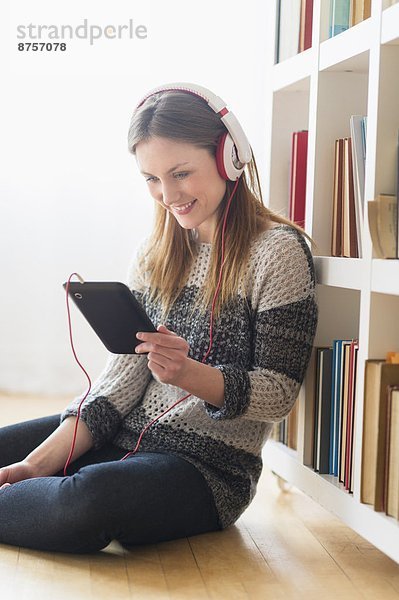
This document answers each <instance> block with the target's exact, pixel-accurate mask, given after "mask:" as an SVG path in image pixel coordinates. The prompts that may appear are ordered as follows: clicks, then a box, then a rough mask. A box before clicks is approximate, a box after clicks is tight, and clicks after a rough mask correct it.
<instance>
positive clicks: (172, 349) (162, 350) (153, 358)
mask: <svg viewBox="0 0 399 600" xmlns="http://www.w3.org/2000/svg"><path fill="white" fill-rule="evenodd" d="M157 331H158V333H150V332H146V331H144V332H139V333H138V334H137V338H138V339H140V341H141V342H143V343H141V344H139V345H138V346H136V352H137V353H140V352H148V354H147V360H148V368H149V369H150V371H151V372H152V374H153V375H154V377H155V376H156V379H158V380H159V381H160V382H161V383H169V384H171V385H177V386H178V385H179V380H181V378H182V377H183V376H184V374H185V372H186V369H188V363H189V360H190V359H189V358H188V353H189V350H190V346H189V344H188V342H186V340H185V339H184V338H182V337H179V336H178V335H177V334H176V333H174V332H173V331H170V329H168V328H167V327H165V325H159V326H158V327H157Z"/></svg>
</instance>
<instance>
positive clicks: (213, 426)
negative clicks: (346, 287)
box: [61, 225, 318, 528]
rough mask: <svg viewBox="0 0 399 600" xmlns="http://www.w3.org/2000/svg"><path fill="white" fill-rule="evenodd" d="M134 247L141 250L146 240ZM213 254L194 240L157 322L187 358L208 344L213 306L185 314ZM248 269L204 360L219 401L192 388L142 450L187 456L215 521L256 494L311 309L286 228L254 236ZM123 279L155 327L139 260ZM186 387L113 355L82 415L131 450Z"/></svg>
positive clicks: (99, 440) (310, 268)
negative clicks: (177, 339)
mask: <svg viewBox="0 0 399 600" xmlns="http://www.w3.org/2000/svg"><path fill="white" fill-rule="evenodd" d="M139 252H145V245H142V246H141V248H140V250H139ZM138 254H139V253H138ZM138 254H137V256H138ZM210 254H211V245H210V244H205V243H200V244H198V254H197V256H196V259H195V261H194V262H193V264H192V268H191V271H190V274H189V277H188V280H187V282H186V285H185V287H184V288H183V290H182V292H181V294H180V295H179V298H178V299H177V300H176V302H175V304H174V305H173V308H172V310H171V312H170V313H169V317H168V319H167V321H166V322H165V323H164V324H165V325H166V326H167V327H168V328H169V329H171V330H172V331H174V332H175V333H177V334H178V335H179V336H182V337H183V338H185V339H186V340H187V342H188V343H189V345H190V352H189V356H190V358H193V359H195V360H198V361H201V360H202V358H203V356H204V355H205V352H206V351H207V349H208V345H209V313H210V311H209V312H208V313H207V314H206V315H201V313H200V312H199V311H196V312H194V314H193V316H191V314H190V313H191V308H192V304H193V301H194V300H195V298H196V295H197V294H198V293H199V289H200V286H201V285H202V284H203V283H204V281H205V279H206V276H207V270H208V266H209V260H210ZM247 277H248V281H249V286H248V289H247V292H246V295H247V297H242V296H240V295H239V294H238V295H237V298H236V299H235V301H234V302H233V303H231V304H230V305H229V306H228V308H226V309H225V310H224V312H223V313H222V314H221V315H220V317H219V318H217V319H215V320H214V327H213V345H212V350H211V353H210V355H209V357H208V359H207V364H209V365H211V366H213V367H215V368H217V369H220V371H221V372H222V373H223V377H224V383H225V397H224V404H223V406H222V407H221V408H220V409H219V408H216V407H214V406H211V405H210V404H208V403H207V402H205V401H204V400H202V399H200V398H198V397H195V396H190V397H189V398H188V399H187V400H186V401H185V402H183V403H181V404H179V405H178V406H176V407H175V408H174V409H173V410H172V411H170V412H169V413H168V414H167V415H165V416H164V417H162V419H160V420H159V421H157V422H156V423H155V424H154V425H152V426H151V427H150V429H149V430H148V431H147V432H146V433H145V434H144V436H143V439H142V442H141V445H140V448H139V452H140V451H161V452H170V453H173V454H177V455H179V456H180V457H182V458H184V459H185V460H188V461H190V462H191V463H193V464H194V465H195V466H196V467H197V468H198V469H199V470H200V472H201V473H202V474H203V476H204V477H205V479H206V481H207V483H208V485H209V487H210V489H211V491H212V493H213V496H214V499H215V504H216V508H217V511H218V515H219V521H220V526H221V527H222V528H224V527H227V526H228V525H230V524H232V523H234V521H236V520H237V518H238V517H239V516H240V515H241V514H242V512H243V511H244V509H245V508H246V507H247V506H248V505H249V503H250V502H251V500H252V498H253V496H254V494H255V491H256V485H257V481H258V479H259V476H260V473H261V469H262V460H261V450H262V446H263V445H264V443H265V441H266V440H267V438H268V437H269V435H270V433H271V429H272V426H273V423H274V422H277V421H280V420H281V419H283V418H284V417H285V416H286V415H288V413H289V412H290V410H291V408H292V407H293V405H294V402H295V399H296V398H297V396H298V393H299V389H300V386H301V383H302V381H303V378H304V375H305V371H306V368H307V365H308V362H309V358H310V354H311V349H312V344H313V339H314V335H315V331H316V325H317V316H318V308H317V299H316V289H315V274H314V265H313V260H312V255H311V253H310V250H309V247H308V245H307V243H306V242H305V240H304V238H303V236H302V235H300V234H299V233H298V232H297V231H296V230H295V229H293V228H292V227H290V226H288V225H278V226H277V227H276V226H275V227H274V228H272V229H270V230H268V231H266V232H263V233H262V234H260V235H259V236H258V238H257V239H256V240H254V241H253V243H252V245H251V251H250V256H249V259H248V262H247ZM126 283H127V285H128V286H129V287H130V289H131V290H132V291H133V292H134V294H135V296H136V297H137V298H138V299H139V301H140V302H141V303H142V305H143V306H144V308H145V310H146V311H147V313H148V315H149V317H150V318H151V320H152V322H153V323H154V325H155V326H157V325H159V324H160V320H159V318H160V307H159V306H158V305H156V304H155V303H150V302H149V301H148V298H147V294H146V289H147V288H146V274H145V273H140V272H139V270H138V268H137V259H136V260H133V261H132V263H131V266H130V267H129V270H128V274H127V277H126ZM186 394H187V392H186V391H185V390H182V389H180V388H178V387H175V386H173V385H170V384H165V383H161V382H160V381H158V380H156V379H155V378H154V377H153V376H152V374H151V371H150V370H149V368H148V361H147V357H146V356H143V355H141V356H140V355H135V354H132V355H130V354H111V353H110V355H109V357H108V360H107V363H106V365H105V367H104V370H103V371H102V373H100V375H99V377H98V378H97V380H96V381H95V382H94V383H93V385H92V389H91V392H90V394H89V395H88V397H87V398H86V400H85V402H84V404H83V406H82V412H81V418H82V419H83V421H84V422H85V423H86V425H87V426H88V428H89V430H90V432H91V434H92V436H93V438H94V442H95V447H100V446H101V445H102V444H103V443H105V442H107V441H112V442H113V443H114V444H116V445H117V446H119V447H120V448H123V449H125V450H132V449H133V448H134V446H135V444H136V442H137V439H138V436H139V434H140V432H141V431H142V429H143V428H144V427H145V425H146V424H147V423H149V421H151V420H152V419H154V418H155V417H156V416H158V415H159V414H160V413H161V412H163V411H164V410H165V409H166V408H167V407H168V406H170V405H171V404H173V403H174V402H175V401H176V400H178V399H179V398H181V397H182V396H183V395H186ZM82 398H83V395H81V396H79V397H77V398H75V399H74V401H73V402H71V404H70V405H69V406H68V407H67V408H66V409H65V411H64V412H63V414H62V416H61V419H62V420H63V419H65V418H66V417H67V416H69V415H76V413H77V406H78V403H79V402H80V400H81V399H82Z"/></svg>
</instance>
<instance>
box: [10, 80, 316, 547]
mask: <svg viewBox="0 0 399 600" xmlns="http://www.w3.org/2000/svg"><path fill="white" fill-rule="evenodd" d="M128 139H129V150H130V152H132V153H133V154H134V155H135V158H136V162H137V166H138V168H139V170H140V171H141V173H142V174H143V176H144V177H145V179H146V182H147V185H148V190H149V193H150V195H151V196H152V198H153V199H154V200H155V222H154V228H153V231H152V234H151V236H149V238H148V239H146V240H144V241H143V243H142V244H141V246H140V249H139V251H138V253H137V256H136V257H135V259H134V260H133V261H132V263H131V266H130V268H129V270H128V274H127V278H126V283H127V284H128V285H129V287H130V289H131V290H132V291H133V293H134V294H135V296H136V298H138V299H139V301H140V302H141V303H142V305H143V307H144V308H145V310H146V311H147V313H148V315H149V317H150V318H151V320H152V321H153V323H155V324H156V326H157V333H143V334H142V336H141V338H140V340H141V343H140V345H139V346H138V348H137V354H127V355H121V354H120V355H115V354H113V355H111V354H110V355H109V358H108V361H107V364H106V365H105V368H104V370H103V372H102V373H101V374H100V376H99V377H98V379H97V380H96V381H95V382H94V384H93V386H92V389H91V392H90V394H89V395H88V397H87V398H86V399H85V400H84V402H83V405H82V407H81V412H80V417H79V425H78V429H77V439H76V444H75V448H74V454H73V462H72V463H71V466H70V467H69V475H68V476H67V477H65V476H63V466H64V464H65V461H66V459H67V456H68V453H69V450H70V445H71V438H72V432H73V429H74V426H75V422H76V419H77V414H78V405H79V403H80V402H81V400H82V399H83V397H84V396H83V395H82V396H80V397H79V398H76V399H75V400H74V401H73V402H72V403H71V404H70V405H69V406H68V407H67V408H66V409H65V411H64V412H63V414H62V415H61V417H60V415H55V416H53V417H48V418H42V419H36V420H34V421H29V422H26V423H21V424H17V425H12V426H9V427H4V428H2V429H0V466H2V468H1V469H0V486H1V489H0V543H7V544H14V545H21V546H26V547H32V548H38V549H43V550H51V551H62V552H93V551H96V550H100V549H101V548H103V547H105V546H106V545H107V544H108V543H109V542H110V541H111V540H113V539H116V540H118V541H119V542H120V543H121V544H123V545H124V546H127V547H129V546H132V545H135V544H142V543H152V542H159V541H162V540H170V539H173V538H178V537H182V536H192V535H195V534H199V533H202V532H207V531H215V530H219V529H223V528H225V527H227V526H229V525H231V524H232V523H234V522H235V521H236V520H237V519H238V517H239V516H240V515H241V514H242V512H243V511H244V510H245V508H246V507H247V506H248V505H249V503H250V502H251V500H252V498H253V497H254V494H255V491H256V484H257V481H258V479H259V476H260V473H261V469H262V461H261V450H262V446H263V445H264V443H265V441H266V440H267V438H268V437H269V435H270V432H271V429H272V426H273V423H275V422H277V421H280V420H281V419H283V418H284V417H285V416H286V415H288V413H289V412H290V410H291V409H292V407H293V405H294V402H295V400H296V398H297V395H298V392H299V388H300V385H301V382H302V380H303V378H304V375H305V371H306V368H307V365H308V361H309V358H310V353H311V349H312V344H313V339H314V335H315V330H316V325H317V314H318V312H317V302H316V295H315V274H314V267H313V261H312V255H311V252H310V250H309V247H308V245H307V243H306V241H305V236H306V234H305V233H304V232H303V230H301V229H300V228H299V227H298V226H296V225H295V224H294V223H291V222H290V221H289V220H287V219H285V218H283V217H281V216H278V215H276V214H274V213H273V212H271V211H270V210H269V209H268V208H266V207H265V206H264V205H263V202H262V197H261V192H260V186H259V180H258V176H257V170H256V165H255V160H254V158H253V157H252V156H251V148H250V146H249V144H248V141H247V139H246V137H245V134H244V133H243V131H242V129H241V127H240V125H239V123H238V121H237V120H236V119H235V117H234V115H232V113H230V112H229V111H228V109H227V108H226V107H225V106H224V103H223V101H222V100H221V99H220V98H218V97H216V96H214V95H213V94H212V92H210V91H209V90H206V89H205V88H200V87H199V86H195V85H191V84H171V85H170V86H162V87H161V88H158V90H153V91H152V92H150V93H149V94H147V96H146V97H145V98H144V99H143V100H142V101H141V102H140V104H139V105H138V107H137V108H136V110H135V111H134V114H133V117H132V120H131V124H130V129H129V136H128ZM184 397H186V398H185V400H182V401H181V402H178V403H176V402H177V401H179V400H181V399H182V398H184ZM173 404H174V405H175V406H174V407H173V408H171V409H170V410H169V411H168V412H166V413H165V414H164V415H163V416H162V417H160V418H158V420H156V421H155V422H154V423H153V424H152V425H151V426H150V427H149V428H148V429H147V430H146V431H145V433H144V435H143V437H142V439H141V443H140V445H139V448H138V451H137V452H136V453H134V454H129V455H128V456H127V457H126V458H125V459H124V460H121V459H122V458H123V457H124V456H125V455H126V452H127V451H132V450H133V449H134V448H135V447H136V443H137V441H138V439H139V437H140V433H141V432H142V431H143V429H144V428H145V427H146V425H148V424H149V423H150V422H151V421H152V420H154V419H155V418H157V417H159V415H161V414H162V413H164V411H166V409H168V408H169V407H171V406H172V405H173Z"/></svg>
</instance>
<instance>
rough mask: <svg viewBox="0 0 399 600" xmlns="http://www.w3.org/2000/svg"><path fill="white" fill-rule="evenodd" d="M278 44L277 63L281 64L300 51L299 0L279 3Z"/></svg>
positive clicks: (280, 0) (284, 0) (282, 0)
mask: <svg viewBox="0 0 399 600" xmlns="http://www.w3.org/2000/svg"><path fill="white" fill-rule="evenodd" d="M277 16H278V24H277V32H278V36H277V37H278V42H277V56H276V62H277V63H280V62H282V61H283V60H286V59H287V58H290V57H291V56H294V55H295V54H298V50H299V28H300V17H301V3H300V1H299V0H279V2H278V10H277Z"/></svg>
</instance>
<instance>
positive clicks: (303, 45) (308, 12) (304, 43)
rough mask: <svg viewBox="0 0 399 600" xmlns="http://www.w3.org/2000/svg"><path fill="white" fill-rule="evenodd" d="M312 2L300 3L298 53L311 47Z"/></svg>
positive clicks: (308, 0) (306, 0)
mask: <svg viewBox="0 0 399 600" xmlns="http://www.w3.org/2000/svg"><path fill="white" fill-rule="evenodd" d="M312 27H313V0H302V1H301V23H300V28H299V52H302V51H303V50H307V49H308V48H311V46H312Z"/></svg>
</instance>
